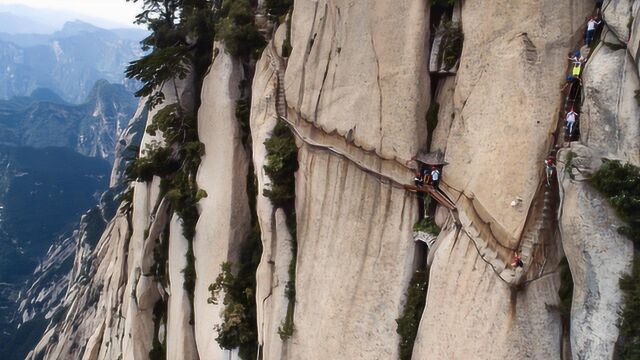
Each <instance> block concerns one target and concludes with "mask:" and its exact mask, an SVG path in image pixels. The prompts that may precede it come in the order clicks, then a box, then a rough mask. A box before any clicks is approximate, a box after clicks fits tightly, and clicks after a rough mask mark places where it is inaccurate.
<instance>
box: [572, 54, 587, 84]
mask: <svg viewBox="0 0 640 360" xmlns="http://www.w3.org/2000/svg"><path fill="white" fill-rule="evenodd" d="M569 60H570V61H571V62H572V63H573V68H572V69H571V77H572V78H574V79H575V78H580V73H581V72H582V64H583V63H584V62H585V61H586V60H587V59H585V58H584V57H583V56H582V55H580V51H576V52H575V53H574V54H573V55H570V56H569Z"/></svg>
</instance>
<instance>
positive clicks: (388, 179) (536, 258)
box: [270, 29, 590, 287]
mask: <svg viewBox="0 0 640 360" xmlns="http://www.w3.org/2000/svg"><path fill="white" fill-rule="evenodd" d="M578 32H584V30H583V29H579V30H578ZM272 47H273V48H272V49H271V61H270V65H271V67H272V68H273V70H274V73H275V75H276V102H275V107H276V115H277V117H278V119H279V120H281V121H283V122H284V123H285V124H286V125H287V126H288V127H289V129H290V130H291V131H292V133H293V134H294V135H295V136H296V138H298V139H299V140H300V141H301V142H302V143H304V144H305V145H307V146H309V147H311V148H314V149H319V150H323V151H327V152H330V153H333V154H335V155H337V156H338V157H340V158H343V159H346V160H348V161H349V162H351V163H352V164H354V165H355V166H356V167H358V168H359V169H360V170H362V171H364V172H366V173H368V174H370V175H372V176H374V177H376V178H377V179H378V180H379V181H381V182H382V183H385V184H388V185H390V186H392V187H395V188H399V189H404V190H406V191H409V192H412V193H417V192H425V193H428V194H429V195H430V196H431V197H432V198H433V199H434V200H436V201H437V202H438V203H439V204H440V205H441V206H443V207H444V208H446V209H447V210H449V212H450V214H451V215H452V217H453V219H454V220H455V223H456V227H457V228H458V230H461V231H463V232H465V233H466V234H467V235H468V237H469V238H470V239H471V241H472V243H473V244H474V246H475V248H476V250H477V252H478V254H479V256H480V258H481V259H482V260H483V261H484V262H485V263H486V264H487V265H489V266H490V267H491V268H492V269H493V271H494V272H495V274H496V275H497V276H498V277H499V278H500V279H501V280H502V281H503V282H505V283H506V284H507V285H509V286H511V287H521V286H523V285H524V284H526V283H529V282H532V281H535V280H537V279H539V278H541V277H543V276H546V275H549V274H551V273H555V271H556V270H553V271H552V272H550V273H545V265H546V252H547V250H546V248H545V246H546V244H547V241H546V240H548V239H551V238H552V237H553V236H555V227H556V226H557V219H556V218H557V210H558V209H557V208H558V203H559V195H558V188H557V180H556V174H555V172H554V174H553V179H551V180H552V181H551V182H552V185H551V186H545V185H544V183H545V182H546V180H545V176H544V175H543V176H542V181H541V186H540V188H539V190H538V193H539V195H538V196H536V197H535V198H536V199H537V200H534V203H532V205H531V210H530V214H529V215H528V216H527V221H528V222H530V224H529V225H528V226H527V228H525V229H528V230H526V231H523V234H522V236H521V238H520V241H519V243H518V245H517V247H516V248H514V249H508V248H504V246H502V245H501V244H500V243H499V242H498V241H497V239H495V238H494V237H493V236H490V238H492V239H493V241H487V240H486V239H485V237H486V234H484V235H483V230H481V229H480V228H479V227H478V225H475V224H474V221H473V220H472V219H467V221H465V223H464V224H461V222H460V218H459V215H458V209H457V206H456V203H455V202H454V201H453V200H452V197H451V196H449V195H448V194H447V193H446V191H444V190H443V189H435V188H433V187H432V186H423V187H417V186H415V185H411V184H406V183H404V182H402V181H399V180H397V179H395V178H394V177H392V176H390V175H387V174H384V173H382V172H380V171H378V170H376V169H373V168H371V167H370V166H367V165H365V164H364V163H362V162H361V161H359V160H358V159H356V158H354V157H353V156H351V155H349V154H348V153H345V152H343V151H341V150H340V149H337V148H335V147H333V146H330V145H326V144H321V143H318V142H317V141H314V140H312V139H310V138H308V137H306V136H304V135H303V134H302V132H301V131H300V130H299V129H298V127H297V125H296V124H295V123H294V122H292V121H291V120H289V118H288V116H287V115H288V114H287V111H288V106H287V102H286V95H285V87H284V84H285V80H284V70H285V68H286V65H285V60H284V59H283V58H282V57H280V56H279V55H278V53H277V50H276V49H275V47H274V46H273V45H272ZM580 50H581V52H582V53H583V55H585V58H586V60H585V64H586V61H588V59H589V55H590V48H589V47H582V49H580ZM583 67H584V65H583ZM569 71H570V69H569ZM575 86H576V85H575V83H574V84H572V85H571V86H570V87H569V90H568V91H567V92H566V94H564V93H563V96H564V98H563V99H564V104H563V105H564V106H563V110H564V112H565V113H566V111H567V109H569V108H574V107H578V106H579V105H578V104H577V103H578V102H579V101H580V96H579V94H580V91H581V86H580V85H577V86H578V88H577V89H576V88H575ZM563 92H564V91H563ZM576 112H579V111H578V110H576ZM563 122H564V117H563V116H560V120H559V121H558V126H557V129H556V132H555V133H554V138H555V141H554V142H553V143H552V149H551V150H550V153H551V154H555V152H556V151H557V149H558V148H559V147H562V146H564V140H565V138H564V137H563V136H561V132H563V129H564V124H563ZM569 140H571V139H569ZM402 165H403V166H404V167H405V168H406V169H407V170H408V171H410V170H411V169H410V168H409V167H407V166H406V165H405V164H402ZM443 183H444V181H443ZM445 184H446V183H445ZM491 242H496V244H491ZM500 247H502V249H500ZM505 250H509V251H515V250H518V252H519V253H520V256H521V259H522V261H523V262H524V264H525V265H524V267H523V268H512V267H511V266H510V263H511V258H510V256H505Z"/></svg>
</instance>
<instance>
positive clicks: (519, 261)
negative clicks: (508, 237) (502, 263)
mask: <svg viewBox="0 0 640 360" xmlns="http://www.w3.org/2000/svg"><path fill="white" fill-rule="evenodd" d="M511 267H514V268H515V267H519V268H521V267H524V263H523V262H522V258H521V257H520V255H518V252H517V251H514V252H513V263H511Z"/></svg>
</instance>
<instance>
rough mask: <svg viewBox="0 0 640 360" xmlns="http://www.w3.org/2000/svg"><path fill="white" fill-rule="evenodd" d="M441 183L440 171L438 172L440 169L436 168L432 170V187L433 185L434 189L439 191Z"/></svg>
mask: <svg viewBox="0 0 640 360" xmlns="http://www.w3.org/2000/svg"><path fill="white" fill-rule="evenodd" d="M439 183H440V170H438V168H437V167H435V166H434V167H432V168H431V185H433V187H434V188H436V189H437V188H438V184H439Z"/></svg>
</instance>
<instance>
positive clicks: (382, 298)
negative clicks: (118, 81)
mask: <svg viewBox="0 0 640 360" xmlns="http://www.w3.org/2000/svg"><path fill="white" fill-rule="evenodd" d="M638 8H640V6H639V5H638V3H637V1H636V2H633V3H629V2H624V1H620V2H613V1H612V2H611V3H610V4H609V5H608V6H607V7H606V8H605V10H604V19H605V22H606V23H607V25H606V26H605V29H604V31H603V34H602V41H601V42H600V44H599V45H598V46H597V47H596V48H595V49H594V50H593V51H591V53H590V54H589V55H590V57H589V60H588V63H587V65H586V67H585V71H584V74H583V83H584V92H583V97H584V103H583V105H582V117H581V138H580V143H578V142H574V143H571V144H568V143H564V142H563V141H562V139H561V135H559V133H558V132H557V131H561V128H562V124H561V123H560V125H559V121H560V120H559V118H558V114H561V116H564V113H563V111H564V108H563V107H564V102H563V101H564V96H563V95H562V94H561V92H560V88H561V87H562V83H563V80H564V77H565V70H566V67H567V66H566V54H567V53H568V52H569V51H570V50H572V49H575V48H576V46H577V45H576V44H577V43H579V42H581V41H580V39H581V37H582V34H583V31H584V28H583V21H582V20H583V18H584V17H585V16H587V15H589V14H591V12H592V11H593V3H592V2H591V1H586V0H585V1H579V2H570V3H558V2H555V3H526V4H521V3H514V2H509V1H501V0H500V1H494V2H491V3H487V2H480V1H471V0H467V1H463V2H460V3H459V4H458V5H456V8H455V10H453V12H454V17H457V20H458V21H459V22H460V24H461V26H462V31H463V33H464V48H463V51H462V55H461V57H460V59H459V67H458V69H457V73H456V74H454V75H452V76H443V75H439V74H433V75H430V74H429V70H430V69H429V68H428V66H427V59H428V58H429V55H430V40H431V35H430V29H431V27H432V25H433V23H432V21H433V19H434V18H439V16H440V15H442V14H443V13H444V14H449V15H450V12H451V8H446V10H443V8H436V7H434V8H433V9H430V8H429V6H428V5H427V2H424V1H413V0H406V1H375V2H362V3H360V2H355V3H354V2H348V1H322V0H321V1H307V0H298V1H296V2H295V4H294V6H293V11H292V13H291V14H290V15H287V16H285V17H283V18H286V19H287V20H286V21H285V23H284V24H282V25H280V26H279V27H278V28H277V31H274V33H273V36H270V38H271V41H270V42H269V43H268V44H267V46H266V48H265V49H264V51H263V52H262V54H261V57H260V59H259V60H257V62H255V63H254V62H253V61H248V62H247V61H243V60H241V59H239V58H238V57H236V56H232V55H230V54H228V53H227V52H226V51H225V49H224V44H223V43H217V44H216V48H217V49H218V51H216V52H215V53H216V56H215V57H214V59H213V63H212V65H211V66H210V69H209V72H208V74H207V76H206V78H205V79H204V82H203V86H202V91H201V94H192V93H190V91H192V88H190V87H189V86H184V87H178V93H179V94H178V95H176V94H175V93H172V92H171V88H172V87H171V86H169V89H168V94H172V95H170V96H168V97H167V100H166V102H165V104H167V103H171V102H172V101H173V100H172V99H175V98H176V96H177V98H180V99H183V100H184V101H189V100H188V99H190V98H191V97H192V96H200V97H201V100H202V104H201V106H200V108H199V110H198V135H199V138H200V140H201V141H202V143H203V144H204V149H205V150H204V155H203V156H202V158H201V163H200V166H199V168H198V172H197V176H196V180H197V183H198V187H199V189H201V190H203V191H204V193H205V194H206V196H205V197H202V198H201V199H199V201H198V203H197V207H198V212H199V215H200V217H199V219H198V222H197V224H196V226H195V235H194V237H193V243H192V244H191V243H190V240H189V239H188V238H187V237H185V235H184V232H183V230H184V229H183V220H181V219H180V218H179V217H178V216H176V215H175V214H173V215H170V214H171V213H172V212H171V211H169V200H168V197H169V196H168V195H167V197H165V196H164V193H163V192H162V189H161V186H160V185H161V180H160V178H158V177H154V178H153V180H151V181H149V182H138V183H136V184H135V188H134V197H133V201H132V208H133V211H132V214H131V216H130V217H128V218H127V217H126V216H125V215H122V214H119V215H117V216H116V217H115V219H114V220H112V222H111V223H110V224H109V226H108V228H107V230H106V231H105V234H104V235H103V238H102V239H101V241H100V243H99V244H98V246H97V250H96V252H95V255H94V257H95V258H94V260H93V262H92V267H90V273H91V274H93V276H91V277H86V278H82V277H78V279H80V278H81V279H83V282H82V283H81V282H79V281H78V283H77V284H73V285H72V286H70V288H69V291H68V294H67V298H66V300H65V303H66V304H67V305H66V306H67V309H68V310H67V312H66V313H65V315H64V319H63V320H61V321H60V322H59V323H57V324H52V326H51V327H50V328H49V331H48V333H47V335H46V336H45V338H44V339H43V340H42V341H41V342H40V344H39V345H38V348H37V349H36V350H35V351H34V352H33V353H32V357H33V358H36V356H37V355H38V353H44V354H45V355H46V356H45V357H46V358H51V359H53V358H57V357H63V358H64V357H68V356H72V357H75V358H85V359H112V358H118V357H119V356H122V358H123V359H143V358H148V357H149V356H150V354H165V355H166V356H167V358H183V359H212V360H218V359H238V358H239V352H238V350H237V349H234V350H230V349H223V348H222V347H221V346H220V343H219V342H218V340H220V339H219V334H218V330H217V329H220V328H221V327H222V328H224V327H225V326H227V325H229V323H228V322H229V319H225V315H224V314H223V311H225V310H226V307H225V306H227V305H228V304H224V303H219V304H210V303H209V301H208V299H209V297H210V295H211V294H210V291H209V285H210V284H212V283H214V282H216V278H217V276H218V274H219V273H220V271H221V265H222V264H223V263H227V262H228V263H231V264H232V269H233V270H232V271H237V268H236V267H237V265H238V264H237V263H238V261H239V260H240V257H241V249H242V248H243V246H244V245H246V244H247V237H248V236H249V234H250V232H251V231H252V229H251V226H252V223H253V221H254V220H257V222H258V224H259V226H260V233H261V241H262V257H261V261H260V265H259V267H258V269H257V272H256V274H255V276H256V282H257V284H256V288H255V293H253V289H249V291H247V292H246V294H245V295H246V296H255V302H256V304H255V305H256V311H257V314H256V315H257V324H256V325H257V331H258V338H257V343H256V344H255V347H256V348H257V352H258V354H259V355H258V356H259V358H262V359H265V360H281V359H290V360H298V359H309V360H313V359H396V358H398V357H399V346H400V343H401V342H405V341H410V342H412V341H413V339H410V340H407V339H405V338H401V336H400V335H399V334H398V333H397V332H396V326H397V324H396V319H398V318H399V317H400V315H401V314H402V312H403V309H404V307H405V305H406V302H407V291H408V289H407V288H408V286H409V283H410V279H411V278H412V274H413V273H414V270H416V269H417V268H419V267H420V266H421V265H420V264H423V263H425V259H422V257H425V254H424V253H423V252H422V251H421V250H420V249H421V248H422V245H416V244H415V243H414V241H413V229H412V227H413V225H414V224H415V223H416V221H417V220H418V219H419V217H420V214H419V210H418V209H419V206H418V201H417V199H418V197H417V196H416V194H415V193H414V192H411V191H408V190H407V189H408V188H407V187H405V185H406V184H409V183H410V182H411V179H412V177H413V173H412V171H411V169H410V168H409V167H408V165H407V161H408V160H410V159H411V158H412V157H414V156H415V155H416V153H418V152H419V151H421V150H427V149H426V146H427V135H428V134H427V126H428V121H427V120H426V119H425V118H428V116H427V112H428V111H427V110H428V109H429V108H430V106H432V105H434V104H435V103H436V102H437V103H438V104H439V112H438V119H437V126H436V127H435V129H434V130H433V133H432V134H430V135H431V139H432V141H431V144H430V145H431V150H441V151H443V152H445V160H446V163H447V165H446V166H445V167H444V174H443V175H444V176H443V179H442V182H441V183H440V186H441V189H442V192H443V194H446V195H448V196H449V197H450V198H451V200H452V201H453V203H454V205H455V209H453V210H451V211H448V210H446V209H445V207H444V206H439V207H438V208H437V210H436V216H435V219H436V221H437V222H438V225H440V226H441V227H442V231H441V232H440V234H439V236H438V237H437V240H436V243H435V245H433V246H432V247H431V253H430V254H429V259H430V261H429V264H430V266H431V267H430V277H429V286H428V290H427V295H426V307H425V309H424V311H423V313H418V314H416V316H417V317H418V318H421V320H420V324H419V329H418V331H417V337H416V339H415V344H414V347H413V356H412V357H411V358H412V359H414V360H419V359H428V358H436V359H449V358H467V357H469V356H470V355H469V354H473V355H472V357H474V358H478V359H499V358H505V357H512V356H515V357H522V358H534V359H568V358H571V357H572V356H573V358H576V359H582V358H609V357H611V354H612V353H613V347H614V344H615V341H616V339H617V328H616V325H615V324H616V321H617V315H616V314H617V311H618V309H619V306H620V304H621V298H622V297H621V293H620V290H619V289H618V284H617V279H618V278H619V276H620V275H622V274H624V273H625V272H627V271H628V270H629V262H630V260H631V257H632V247H631V244H630V242H629V241H628V240H626V239H625V238H624V237H622V236H621V235H619V234H617V232H616V231H615V229H614V228H615V227H616V226H617V225H618V224H619V222H617V221H616V220H615V214H614V213H613V211H612V210H611V209H609V208H608V205H606V202H605V201H604V199H601V198H600V196H599V195H598V194H597V193H596V192H595V191H594V190H592V189H591V188H589V185H587V184H586V183H584V181H583V180H584V177H583V175H581V174H582V173H583V172H585V173H586V172H589V171H591V170H595V168H596V167H597V166H599V161H600V160H599V158H600V157H610V158H617V159H622V160H626V161H630V162H632V163H636V164H637V163H638V161H639V160H638V157H639V156H640V154H639V153H638V146H640V143H639V142H638V136H637V135H638V133H639V130H638V127H639V126H638V122H637V119H638V118H639V113H638V111H639V110H638V103H637V102H635V99H633V96H634V91H635V90H637V89H638V88H640V85H639V83H638V73H637V71H636V70H637V68H638V62H637V52H638V50H637V46H638V45H637V44H635V45H634V43H632V42H633V41H636V42H637V39H638V36H640V35H638V34H637V32H638V30H637V29H638V27H637V24H633V23H632V26H631V28H626V29H627V30H625V27H623V26H620V24H621V21H622V20H621V19H628V17H629V16H630V15H631V14H636V17H635V18H636V19H637V18H638V16H637V15H638V14H637V11H638ZM431 11H434V13H433V14H432V13H431ZM432 15H434V16H432ZM281 20H282V19H281ZM637 22H638V21H637V20H636V21H635V23H637ZM625 24H626V23H625ZM625 26H626V25H625ZM625 31H626V32H625ZM265 32H269V31H268V29H267V30H265ZM628 39H631V40H628ZM633 39H636V40H633ZM627 41H629V43H628V44H627ZM289 43H290V45H291V48H292V51H291V53H290V55H288V51H285V49H286V48H287V47H288V45H289ZM608 43H613V44H614V45H615V44H617V45H615V46H613V47H612V45H607V44H608ZM620 44H627V46H626V49H618V47H619V45H620ZM287 55H288V56H287ZM245 60H246V59H245ZM254 70H255V71H254ZM252 71H254V73H253V74H251V72H252ZM249 79H252V80H253V83H252V86H251V89H250V90H251V106H250V112H251V114H250V123H249V125H248V128H250V136H249V137H247V135H249V134H247V133H246V131H247V124H243V123H242V122H241V121H239V120H240V119H239V115H238V114H239V112H241V111H242V109H241V108H239V106H240V105H238V104H239V102H238V100H239V99H241V98H242V97H243V96H244V91H246V83H245V81H246V80H249ZM160 108H161V107H160ZM160 108H158V109H156V113H157V111H158V110H159V109H160ZM152 117H153V113H152V114H150V116H149V119H151V118H152ZM278 124H280V126H281V125H286V128H287V129H288V131H291V133H292V134H293V135H295V141H296V146H297V148H298V153H297V160H298V164H299V168H298V170H297V172H296V174H295V212H292V211H291V209H286V207H283V206H278V205H275V202H273V201H272V199H271V198H270V197H269V196H268V194H267V193H265V192H264V190H265V189H270V188H271V186H273V185H274V184H275V183H276V182H277V181H281V180H282V179H275V178H273V179H272V178H270V176H269V175H268V170H267V169H266V168H265V166H267V167H269V166H270V163H271V162H272V161H273V160H274V159H273V154H270V153H269V150H268V146H267V145H265V142H267V141H268V140H269V139H270V138H272V137H273V136H274V134H275V132H276V131H277V128H278ZM558 129H560V130H558ZM154 140H157V141H162V140H161V135H160V134H157V135H156V137H152V136H150V135H148V134H147V135H145V138H144V139H143V146H142V147H143V148H144V144H149V143H151V142H152V141H154ZM249 145H250V147H249ZM554 145H557V146H567V147H568V148H567V149H563V150H560V151H559V153H558V156H557V157H558V159H559V166H558V170H557V174H558V176H557V181H556V177H552V179H551V180H552V181H549V184H548V185H545V181H544V174H543V170H542V164H543V160H544V159H545V157H546V156H547V155H548V154H549V152H550V151H551V150H553V149H554ZM569 151H573V152H575V153H576V154H577V155H575V156H574V155H572V156H573V159H574V160H573V163H572V164H567V162H569V160H567V156H568V155H567V154H568V152H569ZM552 153H555V150H554V151H552ZM251 162H252V163H251ZM118 173H121V170H119V171H115V170H114V176H117V174H118ZM254 175H255V178H256V183H257V188H258V191H257V194H256V195H257V196H256V204H255V213H252V212H253V209H254V207H253V205H252V204H253V202H252V201H253V199H252V198H251V197H252V196H253V195H254V194H252V193H251V192H250V191H248V189H249V188H250V187H251V185H252V180H253V176H254ZM292 216H295V219H292V218H291V217H292ZM294 220H295V221H294ZM292 223H295V225H296V226H295V227H292V226H291V224H292ZM167 229H168V230H167ZM294 229H295V231H292V230H294ZM163 246H165V247H166V257H167V258H166V265H167V273H166V278H161V279H158V278H157V277H154V275H153V274H154V271H156V270H154V269H156V268H155V266H157V264H160V263H164V262H163V259H160V260H159V256H158V252H159V251H164V250H161V248H162V247H163ZM190 249H193V258H194V260H193V266H194V269H195V273H196V278H195V285H194V288H193V292H192V293H190V291H189V289H187V288H186V287H183V283H184V281H185V272H186V270H185V269H187V268H188V267H189V266H190V265H189V262H190V259H191V258H190V255H189V252H190ZM514 251H518V252H519V253H521V254H522V257H523V260H524V262H525V266H524V268H523V269H513V268H512V267H511V266H510V263H511V260H512V255H513V252H514ZM565 254H566V257H567V258H568V262H569V265H570V268H571V272H572V274H573V278H574V281H575V291H574V295H573V301H574V306H573V308H572V312H571V329H570V331H569V329H567V327H566V326H564V325H566V324H564V325H563V321H562V317H561V312H560V311H559V310H558V308H559V306H560V299H559V297H558V290H559V289H560V287H561V286H562V285H563V284H562V283H561V279H560V275H559V273H560V270H559V269H560V266H561V265H560V263H561V259H562V258H563V256H565ZM234 266H236V267H234ZM80 273H81V272H80V270H79V269H76V270H74V274H80ZM156 274H157V273H156ZM77 276H80V275H77ZM293 285H295V291H294V292H293V293H294V294H295V295H294V296H295V297H293V296H292V291H291V290H292V286H293ZM564 285H566V284H564ZM92 294H93V295H92ZM89 299H93V300H92V301H91V302H90V301H89ZM233 320H237V319H232V321H233ZM238 321H241V320H238ZM232 325H233V324H232ZM54 334H56V336H57V339H56V337H55V336H54ZM567 334H570V335H567ZM568 336H569V337H570V340H571V341H570V346H569V345H567V341H566V340H567V338H568ZM563 339H564V341H563ZM74 344H75V345H74Z"/></svg>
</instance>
